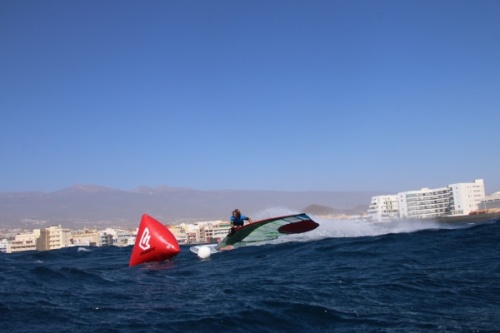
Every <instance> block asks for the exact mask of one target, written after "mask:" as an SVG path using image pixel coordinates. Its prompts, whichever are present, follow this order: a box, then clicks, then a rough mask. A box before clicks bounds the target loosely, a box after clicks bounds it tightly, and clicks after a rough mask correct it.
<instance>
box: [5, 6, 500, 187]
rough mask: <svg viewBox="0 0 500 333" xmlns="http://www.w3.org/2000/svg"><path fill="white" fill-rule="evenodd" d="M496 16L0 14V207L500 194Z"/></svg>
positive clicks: (456, 12)
mask: <svg viewBox="0 0 500 333" xmlns="http://www.w3.org/2000/svg"><path fill="white" fill-rule="evenodd" d="M499 16H500V2H499V1H496V0H491V1H459V0H450V1H447V0H442V1H435V0H432V1H425V0H423V1H400V0H397V1H396V0H394V1H368V0H365V1H356V0H354V1H351V0H349V1H347V0H346V1H330V0H328V1H293V0H286V1H284V0H282V1H269V0H265V1H259V0H252V1H245V0H239V1H232V0H231V1H229V0H228V1H206V0H202V1H201V0H200V1H189V0H183V1H167V0H162V1H118V2H117V1H106V0H103V1H101V0H99V1H67V0H64V1H56V0H51V1H34V0H25V1H18V0H4V1H1V2H0V45H1V47H0V115H1V122H0V191H1V192H6V191H45V192H51V191H55V190H59V189H62V188H65V187H69V186H72V185H74V184H96V185H102V186H107V187H113V188H118V189H122V190H130V189H133V188H136V187H138V186H153V187H156V186H160V185H167V186H172V187H191V188H195V189H200V190H210V189H247V190H287V191H288V190H290V191H302V190H307V191H309V190H310V191H316V190H321V191H345V190H353V191H359V190H368V191H384V192H387V193H395V192H398V191H406V190H413V189H419V188H421V187H431V188H432V187H441V186H446V185H448V184H451V183H458V182H472V181H473V180H474V179H477V178H482V179H484V180H485V187H486V192H487V193H492V192H495V191H500V173H499V167H500V145H499V144H500V137H499V134H498V133H499V131H500V129H499V124H500V20H498V17H499Z"/></svg>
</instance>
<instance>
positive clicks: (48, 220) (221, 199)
mask: <svg viewBox="0 0 500 333" xmlns="http://www.w3.org/2000/svg"><path fill="white" fill-rule="evenodd" d="M378 194H380V193H376V192H362V191H359V192H355V191H352V192H320V191H303V192H286V191H244V190H211V191H201V190H195V189H191V188H172V187H168V186H161V187H156V188H150V187H140V188H137V189H134V190H132V191H122V190H117V189H113V188H107V187H102V186H97V185H75V186H72V187H69V188H66V189H63V190H60V191H56V192H52V193H44V192H0V227H2V228H18V227H22V228H28V229H32V228H40V227H46V226H50V225H59V224H60V225H62V226H63V227H67V228H83V227H85V226H87V227H106V226H121V227H137V226H138V224H139V221H140V218H141V216H142V214H144V213H147V214H149V215H151V216H153V217H154V218H156V219H157V220H159V221H161V222H162V223H166V224H178V223H182V222H193V221H208V220H218V219H227V218H228V217H229V216H230V214H231V212H232V210H233V209H235V208H239V209H240V210H241V211H242V212H244V214H246V215H249V216H252V217H253V218H254V219H255V218H259V216H258V215H259V214H263V212H264V211H266V210H269V209H283V210H290V211H296V212H302V211H304V210H305V209H306V208H308V210H313V211H310V212H309V213H311V214H314V213H315V211H316V212H317V213H318V214H319V212H320V211H321V212H322V213H326V212H328V213H331V214H334V213H347V214H349V213H352V214H359V213H362V212H365V211H366V210H367V208H368V204H369V203H370V200H371V197H372V196H374V195H378Z"/></svg>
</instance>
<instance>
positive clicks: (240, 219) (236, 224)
mask: <svg viewBox="0 0 500 333" xmlns="http://www.w3.org/2000/svg"><path fill="white" fill-rule="evenodd" d="M229 220H230V222H231V229H229V236H231V235H233V234H234V232H235V231H236V230H237V229H238V228H241V227H242V226H243V225H244V224H245V221H248V223H252V219H251V218H249V217H248V216H245V215H241V212H240V210H239V209H235V210H233V215H232V216H231V218H230V219H229Z"/></svg>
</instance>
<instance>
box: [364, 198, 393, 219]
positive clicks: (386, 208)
mask: <svg viewBox="0 0 500 333" xmlns="http://www.w3.org/2000/svg"><path fill="white" fill-rule="evenodd" d="M398 218H399V203H398V196H397V195H379V196H375V197H372V201H371V202H370V206H369V207H368V219H369V220H370V221H376V222H390V221H393V220H395V219H398Z"/></svg>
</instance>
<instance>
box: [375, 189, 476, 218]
mask: <svg viewBox="0 0 500 333" xmlns="http://www.w3.org/2000/svg"><path fill="white" fill-rule="evenodd" d="M394 197H396V198H397V204H394V202H393V201H394ZM484 197H485V194H484V182H483V180H482V179H476V180H475V181H474V182H473V183H457V184H451V185H448V186H446V187H440V188H435V189H429V188H423V189H421V190H414V191H406V192H400V193H398V194H397V195H395V196H394V195H385V196H377V197H372V201H371V203H370V207H369V210H368V214H369V218H370V220H371V221H374V222H385V221H390V220H392V219H394V215H395V212H394V210H395V209H397V210H398V217H399V218H403V219H404V218H408V219H426V218H433V217H438V216H443V215H467V214H469V213H470V212H472V211H475V210H477V209H478V204H479V203H480V202H481V200H482V199H483V198H484Z"/></svg>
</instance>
